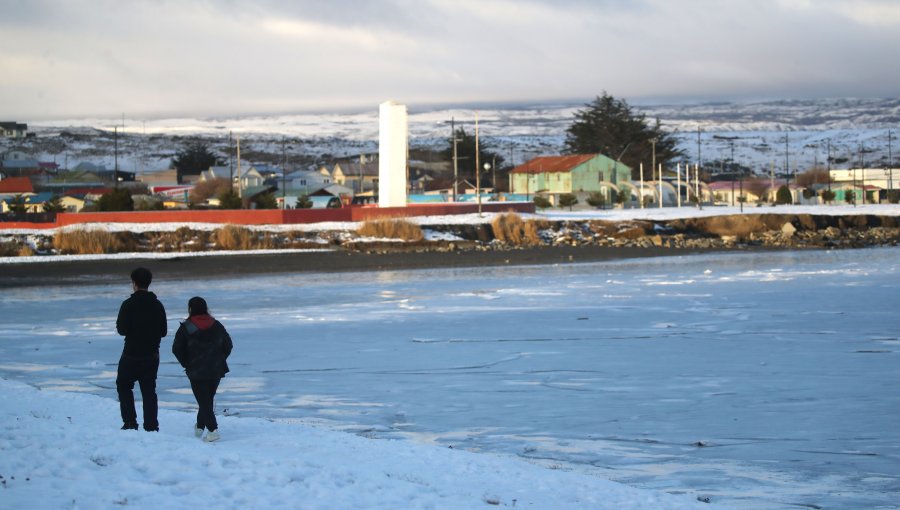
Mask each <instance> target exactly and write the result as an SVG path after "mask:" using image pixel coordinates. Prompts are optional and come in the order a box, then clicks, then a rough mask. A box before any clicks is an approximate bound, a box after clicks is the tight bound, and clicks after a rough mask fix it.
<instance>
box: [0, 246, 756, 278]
mask: <svg viewBox="0 0 900 510" xmlns="http://www.w3.org/2000/svg"><path fill="white" fill-rule="evenodd" d="M753 250H755V249H749V250H748V249H747V248H731V249H725V250H722V249H697V248H660V247H653V248H638V247H609V246H594V245H582V246H546V247H535V248H522V249H510V250H465V251H416V252H404V251H396V252H388V253H385V252H380V253H366V252H360V251H347V250H334V251H330V252H300V253H297V252H292V253H284V254H281V253H277V252H276V253H265V254H258V253H257V254H246V255H243V254H228V255H220V256H192V254H191V253H185V254H184V255H183V256H174V257H167V258H142V257H135V258H129V259H100V260H97V259H93V260H71V261H53V262H37V263H15V262H12V263H8V264H3V265H2V266H0V288H12V287H39V286H54V285H84V284H88V285H93V284H100V283H115V282H119V281H123V280H127V279H128V275H129V274H130V273H131V271H132V269H134V268H135V267H138V266H144V267H147V268H149V269H150V270H151V271H153V275H154V280H155V281H177V280H195V279H199V278H210V277H213V278H219V277H227V278H233V277H241V276H259V275H274V274H285V273H348V272H359V271H394V270H404V269H410V270H416V269H435V268H467V267H481V266H507V265H509V266H525V265H542V264H572V263H585V262H603V261H612V260H625V259H636V258H650V257H664V256H683V255H696V254H704V253H721V252H738V253H740V252H747V251H753Z"/></svg>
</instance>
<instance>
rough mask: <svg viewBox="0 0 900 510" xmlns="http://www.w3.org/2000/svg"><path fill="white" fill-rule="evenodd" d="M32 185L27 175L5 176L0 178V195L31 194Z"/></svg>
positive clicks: (32, 192)
mask: <svg viewBox="0 0 900 510" xmlns="http://www.w3.org/2000/svg"><path fill="white" fill-rule="evenodd" d="M33 194H34V186H33V185H32V184H31V179H29V178H28V177H7V178H6V179H2V180H0V195H33Z"/></svg>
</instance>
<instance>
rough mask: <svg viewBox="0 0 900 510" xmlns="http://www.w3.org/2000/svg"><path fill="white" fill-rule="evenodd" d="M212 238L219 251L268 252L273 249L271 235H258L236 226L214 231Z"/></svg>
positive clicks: (227, 226)
mask: <svg viewBox="0 0 900 510" xmlns="http://www.w3.org/2000/svg"><path fill="white" fill-rule="evenodd" d="M212 238H213V240H214V241H215V243H216V247H217V248H218V249H220V250H268V249H272V248H274V247H275V241H274V240H273V239H272V235H271V234H269V233H266V234H263V235H260V234H259V233H258V232H254V231H252V230H250V229H248V228H246V227H240V226H237V225H225V226H224V227H222V228H219V229H216V231H215V232H214V233H213V236H212Z"/></svg>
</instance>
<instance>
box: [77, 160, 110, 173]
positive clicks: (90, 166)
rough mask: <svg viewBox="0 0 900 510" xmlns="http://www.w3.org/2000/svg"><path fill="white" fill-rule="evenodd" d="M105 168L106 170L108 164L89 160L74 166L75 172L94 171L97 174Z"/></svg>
mask: <svg viewBox="0 0 900 510" xmlns="http://www.w3.org/2000/svg"><path fill="white" fill-rule="evenodd" d="M105 170H106V165H102V164H100V165H98V164H95V163H91V162H89V161H82V162H80V163H78V164H77V165H75V166H74V167H73V168H72V171H73V172H83V173H92V174H95V175H96V174H97V172H102V171H105Z"/></svg>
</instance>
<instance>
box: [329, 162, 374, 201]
mask: <svg viewBox="0 0 900 510" xmlns="http://www.w3.org/2000/svg"><path fill="white" fill-rule="evenodd" d="M363 161H364V163H362V164H360V163H359V162H353V161H348V162H344V163H335V165H334V171H333V172H332V177H333V178H334V182H335V183H337V184H340V185H341V186H345V187H347V188H350V189H352V190H353V191H354V192H356V193H363V192H366V191H373V190H376V189H378V162H377V161H367V160H365V159H364V160H363Z"/></svg>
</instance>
